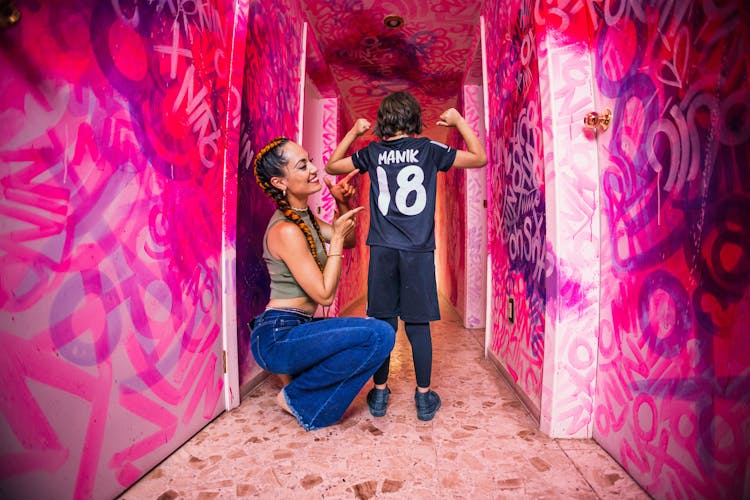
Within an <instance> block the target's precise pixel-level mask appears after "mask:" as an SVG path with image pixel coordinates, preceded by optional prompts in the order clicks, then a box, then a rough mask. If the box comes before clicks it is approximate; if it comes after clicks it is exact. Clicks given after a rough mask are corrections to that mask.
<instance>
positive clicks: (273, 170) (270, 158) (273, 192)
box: [254, 137, 325, 271]
mask: <svg viewBox="0 0 750 500" xmlns="http://www.w3.org/2000/svg"><path fill="white" fill-rule="evenodd" d="M287 142H289V139H287V138H286V137H277V138H275V139H273V140H272V141H271V142H269V143H268V144H266V146H265V147H264V148H263V149H261V150H260V151H258V154H257V155H255V162H254V167H255V168H254V170H255V181H256V182H257V183H258V185H259V186H260V188H261V189H262V190H263V192H264V193H266V194H267V195H268V197H269V198H271V199H272V200H273V201H274V202H275V203H276V207H278V209H279V210H280V211H281V212H282V213H283V214H284V217H286V218H287V219H288V220H290V221H292V222H294V223H295V224H297V226H299V228H300V229H301V230H302V232H303V233H304V234H305V239H307V246H308V247H309V248H310V253H312V255H313V257H314V258H315V262H316V263H317V264H318V268H320V270H321V271H322V270H323V264H322V263H321V262H320V258H319V257H318V251H317V249H316V247H315V240H313V235H312V231H310V228H309V227H307V224H305V221H304V220H302V217H300V215H299V214H298V213H297V212H295V211H294V210H293V209H292V206H291V205H290V204H289V201H288V200H287V199H286V196H285V194H284V193H283V192H282V191H281V190H280V189H279V188H277V187H276V186H274V185H273V184H271V178H272V177H286V172H285V171H284V168H283V167H284V165H286V162H287V160H286V158H285V157H284V154H283V151H282V147H283V146H284V144H286V143H287ZM307 213H308V214H309V216H310V220H311V221H312V225H313V227H314V228H315V231H317V233H318V237H319V238H320V241H324V240H323V235H322V234H321V233H320V225H318V221H317V220H315V216H314V215H313V213H312V210H310V208H309V207H308V209H307ZM323 251H324V252H325V248H324V249H323Z"/></svg>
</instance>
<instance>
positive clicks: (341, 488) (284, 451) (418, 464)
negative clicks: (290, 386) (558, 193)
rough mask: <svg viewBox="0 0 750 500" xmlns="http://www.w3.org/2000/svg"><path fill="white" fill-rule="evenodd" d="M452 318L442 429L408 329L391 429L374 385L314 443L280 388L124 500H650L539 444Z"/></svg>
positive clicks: (442, 371)
mask: <svg viewBox="0 0 750 500" xmlns="http://www.w3.org/2000/svg"><path fill="white" fill-rule="evenodd" d="M362 312H363V311H362V310H361V307H360V308H359V310H357V309H356V308H355V310H354V311H353V313H354V314H357V315H361V314H362ZM441 313H442V316H443V319H442V320H441V321H439V322H435V323H433V324H432V333H433V351H434V358H433V376H432V387H433V389H435V390H436V391H437V392H438V393H439V394H440V395H441V397H442V400H443V406H442V408H441V409H440V411H439V412H438V414H437V415H436V416H435V418H434V419H433V420H432V421H430V422H421V421H419V420H417V417H416V410H415V408H414V399H413V393H414V384H415V382H414V370H413V367H412V361H411V350H410V347H409V342H408V340H407V339H406V336H405V334H404V332H403V326H402V325H401V326H400V328H399V332H398V337H397V340H396V348H395V349H394V351H393V355H392V357H391V377H390V380H389V385H390V387H391V390H392V391H393V393H392V395H391V399H390V403H389V405H388V413H387V414H386V416H385V417H382V418H374V417H372V416H371V415H370V414H369V412H368V410H367V404H366V402H365V394H366V393H367V391H368V390H369V388H370V386H371V383H369V384H367V385H366V386H365V387H364V388H363V389H362V391H361V392H360V393H359V395H358V396H357V398H356V399H355V400H354V402H353V403H352V405H351V407H350V408H349V410H348V411H347V413H346V414H345V415H344V417H343V419H342V420H341V422H340V423H339V424H337V425H335V426H332V427H328V428H325V429H321V430H317V431H312V432H306V431H305V430H303V429H302V428H301V427H300V426H299V425H298V424H297V422H296V420H295V419H294V418H293V417H292V416H290V415H289V414H287V413H285V412H283V411H282V410H281V409H280V408H279V407H278V406H277V405H276V402H275V396H276V394H277V393H278V391H279V390H280V388H281V384H280V381H279V380H278V378H277V377H275V376H270V377H268V378H266V379H265V380H264V381H263V382H262V383H261V384H260V385H259V386H258V387H256V388H255V389H253V390H252V391H251V392H250V393H248V394H247V396H246V397H245V398H243V400H242V402H241V404H240V406H239V407H238V408H235V409H233V410H231V411H229V412H226V413H224V414H222V415H220V416H219V417H218V418H217V419H216V420H215V421H213V422H212V423H211V424H210V425H208V426H207V427H206V428H204V429H203V430H202V431H201V432H199V433H198V434H196V435H195V436H194V437H193V438H192V439H191V440H190V441H188V442H187V443H185V444H184V445H183V446H182V447H181V448H180V449H178V450H177V451H176V452H175V453H173V454H172V455H171V456H169V457H168V458H167V459H166V460H164V461H163V462H162V463H161V464H159V465H158V466H157V467H156V468H154V469H153V470H152V471H151V472H149V473H148V474H147V475H146V476H145V477H143V478H142V479H141V480H140V481H139V482H137V483H136V484H135V485H133V486H132V487H131V488H130V489H129V490H128V491H126V492H125V493H123V495H122V496H121V498H122V499H128V500H133V499H148V498H153V499H157V498H158V499H173V498H185V499H210V498H238V497H256V498H269V499H271V498H273V499H276V498H294V499H297V498H300V499H307V498H310V499H312V498H342V499H347V498H352V499H354V498H357V499H368V498H408V499H421V498H471V499H485V498H487V499H490V498H492V499H495V498H512V499H525V498H528V499H532V498H533V499H539V498H618V499H635V498H637V499H640V498H644V499H646V498H648V496H647V495H646V494H645V493H644V492H643V490H641V489H640V488H639V487H638V485H637V484H636V483H635V482H634V481H633V480H632V479H631V478H630V477H629V476H628V475H627V474H626V473H625V472H624V471H623V469H622V468H621V467H620V466H619V465H618V464H617V463H616V462H615V461H614V460H613V459H612V458H611V457H610V456H609V455H608V454H607V453H606V452H604V451H603V450H602V449H601V448H600V447H599V446H598V445H597V444H596V443H595V442H594V441H592V440H556V439H550V438H548V437H546V436H544V435H543V434H542V433H541V432H539V430H538V429H537V427H538V426H537V424H536V422H535V421H534V419H533V418H532V417H531V416H530V415H529V414H528V413H527V411H526V410H525V408H524V406H523V405H522V404H521V402H520V401H519V399H518V398H517V397H516V396H515V394H514V392H513V391H512V390H511V388H510V387H509V386H508V385H507V384H506V382H505V381H504V380H503V379H502V378H501V376H500V375H499V373H498V371H497V369H496V367H495V366H494V365H493V364H492V363H491V362H490V361H489V360H487V359H485V358H484V348H483V336H484V332H483V330H466V329H464V328H462V327H461V326H460V322H459V319H458V317H457V316H456V315H455V313H454V312H453V311H452V310H451V308H450V306H446V305H445V304H444V303H443V304H441Z"/></svg>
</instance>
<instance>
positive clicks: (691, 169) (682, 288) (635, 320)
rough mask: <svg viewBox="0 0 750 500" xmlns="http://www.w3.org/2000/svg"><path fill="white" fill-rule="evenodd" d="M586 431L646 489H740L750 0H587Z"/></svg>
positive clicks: (683, 493) (749, 396)
mask: <svg viewBox="0 0 750 500" xmlns="http://www.w3.org/2000/svg"><path fill="white" fill-rule="evenodd" d="M589 15H590V17H591V23H592V25H593V27H594V31H593V32H594V39H593V43H592V46H591V54H592V61H593V65H594V76H595V92H596V96H597V99H598V107H599V108H604V107H607V108H610V109H611V110H612V111H613V121H612V126H611V128H610V130H609V131H607V132H606V133H603V134H600V137H599V153H600V166H599V170H600V189H601V193H602V211H603V217H602V268H601V280H602V287H601V289H602V298H601V300H602V304H601V318H602V319H601V330H600V338H599V352H598V357H599V364H598V370H597V376H596V378H597V386H596V406H595V410H594V436H595V438H596V439H597V440H598V441H599V442H600V443H602V445H603V446H604V447H605V448H606V449H607V450H608V451H609V452H610V453H611V454H613V455H614V456H615V457H617V459H618V460H619V461H620V462H621V463H622V464H623V465H624V466H625V468H626V469H627V470H628V472H630V474H631V475H633V477H635V478H636V479H637V480H638V482H639V483H640V484H641V485H643V486H644V488H646V489H647V490H648V491H649V492H650V493H651V494H652V495H654V496H656V497H674V498H699V497H700V498H740V497H742V498H747V497H748V495H750V480H749V478H750V474H749V472H750V469H749V468H748V457H749V456H750V445H749V443H750V335H749V332H750V330H749V329H748V326H747V325H748V320H750V255H749V254H748V252H749V251H750V219H748V217H747V214H748V209H749V208H750V170H748V164H749V163H750V84H748V82H750V28H748V27H749V26H750V6H748V4H747V2H713V1H694V2H686V3H680V2H673V3H668V4H666V5H657V3H656V2H635V1H627V2H620V4H619V5H618V6H617V8H614V6H609V7H608V8H607V7H606V6H605V7H601V6H599V5H597V4H594V5H593V9H592V10H591V11H590V12H589Z"/></svg>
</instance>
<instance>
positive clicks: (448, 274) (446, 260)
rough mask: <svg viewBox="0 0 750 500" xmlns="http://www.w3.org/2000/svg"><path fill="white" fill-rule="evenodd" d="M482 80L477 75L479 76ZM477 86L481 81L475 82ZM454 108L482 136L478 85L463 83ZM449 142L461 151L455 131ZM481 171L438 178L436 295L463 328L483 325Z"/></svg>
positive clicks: (483, 172)
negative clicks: (441, 299) (450, 309)
mask: <svg viewBox="0 0 750 500" xmlns="http://www.w3.org/2000/svg"><path fill="white" fill-rule="evenodd" d="M480 78H481V75H480ZM480 82H481V79H480ZM460 97H461V98H460V99H459V102H458V104H457V105H458V107H459V109H460V110H461V113H462V114H463V116H464V118H465V119H466V121H467V122H468V123H469V125H470V126H471V127H472V129H473V130H474V132H475V133H476V134H477V135H478V136H479V137H480V138H484V107H483V96H482V87H481V86H479V85H473V84H472V85H464V86H463V94H462V95H461V96H460ZM448 143H449V144H451V145H452V146H454V147H458V148H464V147H465V145H464V144H463V141H462V140H461V137H460V135H459V134H458V133H456V132H455V131H452V132H451V133H450V134H449V135H448ZM485 184H486V169H484V168H482V169H467V170H464V169H452V170H450V171H448V173H447V174H446V175H441V176H439V177H438V203H437V210H436V226H435V236H436V239H437V249H436V259H437V264H438V266H437V274H438V285H439V292H440V293H441V294H442V295H443V296H445V297H446V298H447V299H448V300H449V301H450V303H451V304H452V305H453V306H454V307H455V309H456V312H457V313H458V314H459V316H460V317H461V319H462V322H463V325H464V326H465V327H467V328H480V327H483V326H484V323H485V304H486V299H485V296H486V284H487V283H486V267H487V266H486V264H485V256H486V254H487V248H486V241H487V239H486V231H487V224H486V220H487V213H486V209H485V208H484V200H485Z"/></svg>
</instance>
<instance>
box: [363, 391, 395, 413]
mask: <svg viewBox="0 0 750 500" xmlns="http://www.w3.org/2000/svg"><path fill="white" fill-rule="evenodd" d="M390 395H391V389H390V388H389V387H388V386H385V389H376V388H374V387H373V388H372V389H370V392H368V393H367V407H368V408H370V414H371V415H372V416H373V417H382V416H384V415H385V409H386V407H387V406H388V396H390Z"/></svg>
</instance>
